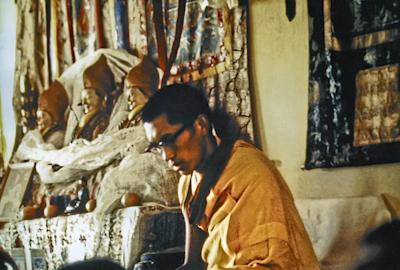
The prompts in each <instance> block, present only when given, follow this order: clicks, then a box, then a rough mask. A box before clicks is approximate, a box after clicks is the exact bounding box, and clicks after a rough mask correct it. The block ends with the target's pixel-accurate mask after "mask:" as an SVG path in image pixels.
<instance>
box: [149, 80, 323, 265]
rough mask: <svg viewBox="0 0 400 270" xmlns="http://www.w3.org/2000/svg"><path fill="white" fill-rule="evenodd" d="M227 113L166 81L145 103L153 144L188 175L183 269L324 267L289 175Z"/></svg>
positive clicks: (183, 199)
mask: <svg viewBox="0 0 400 270" xmlns="http://www.w3.org/2000/svg"><path fill="white" fill-rule="evenodd" d="M225 116H226V115H224V114H222V113H221V112H218V111H213V112H212V111H211V110H210V108H209V106H208V103H207V100H206V98H205V96H204V95H203V93H201V92H200V91H199V90H197V89H194V88H192V87H190V86H188V85H182V84H175V85H170V86H166V87H163V88H162V89H160V90H159V91H157V93H156V94H155V95H153V96H152V97H151V98H150V99H149V101H148V102H147V104H146V105H145V107H144V108H143V114H142V117H143V121H144V128H145V131H146V136H147V138H148V140H149V141H150V143H151V147H152V148H155V149H158V151H160V153H161V155H162V157H163V158H164V160H166V161H168V163H169V164H170V166H171V167H172V168H173V169H174V170H175V171H178V172H179V173H180V174H181V179H180V183H179V188H178V196H179V200H180V203H181V207H182V212H183V215H184V218H185V223H186V252H185V263H184V265H183V266H181V267H180V269H203V268H207V269H250V268H251V269H307V270H309V269H319V264H318V262H317V259H316V256H315V254H314V251H313V248H312V245H311V242H310V240H309V238H308V235H307V233H306V231H305V228H304V225H303V223H302V221H301V219H300V216H299V214H298V212H297V209H296V207H295V205H294V202H293V198H292V195H291V193H290V190H289V189H288V187H287V185H286V183H285V181H284V180H283V179H282V177H281V175H280V174H279V172H278V170H277V169H276V168H275V167H274V166H273V164H272V163H271V162H270V161H269V160H268V159H267V158H266V157H265V155H264V154H263V153H262V152H261V151H259V150H258V149H256V148H255V147H254V146H253V145H252V144H250V143H249V142H246V141H245V140H243V139H241V137H240V134H239V131H238V130H239V129H238V128H232V126H231V125H230V123H232V122H228V120H229V118H227V117H225Z"/></svg>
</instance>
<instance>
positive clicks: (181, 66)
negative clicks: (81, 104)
mask: <svg viewBox="0 0 400 270" xmlns="http://www.w3.org/2000/svg"><path fill="white" fill-rule="evenodd" d="M246 2H247V1H238V0H218V1H216V0H209V1H203V0H163V1H161V0H160V1H159V0H157V1H155V0H152V1H151V0H129V1H128V0H59V1H44V0H35V1H31V0H17V1H16V4H17V11H18V13H17V21H18V23H17V25H18V29H17V57H16V68H15V77H14V80H15V84H14V107H15V108H16V111H17V112H20V111H21V109H20V108H22V109H23V110H22V111H21V114H19V113H17V119H18V121H17V122H18V123H21V124H20V125H21V126H22V127H23V128H24V133H25V132H26V131H27V130H29V129H32V128H34V126H35V108H36V105H35V104H33V103H32V102H30V101H29V100H31V99H27V98H25V97H24V98H23V99H22V98H21V96H23V95H25V96H26V95H28V94H29V95H30V96H34V95H33V94H35V95H36V96H37V95H38V94H40V93H41V92H42V91H44V90H45V89H46V88H47V87H48V86H49V85H50V83H51V82H52V81H54V80H55V79H56V78H58V77H59V76H60V75H61V74H62V73H63V71H64V70H65V69H67V68H68V67H69V66H70V65H72V64H73V63H74V62H75V61H78V60H79V59H81V58H83V57H85V56H87V55H88V54H91V53H93V52H94V51H96V50H97V49H99V48H111V49H125V50H127V51H128V52H129V53H132V54H134V55H137V56H142V55H149V56H150V57H151V58H152V60H153V62H154V63H156V64H157V63H159V64H160V65H159V67H160V68H163V67H162V65H161V62H160V61H159V60H160V59H161V57H160V56H159V47H160V46H159V44H158V40H157V34H156V32H157V31H156V27H155V19H154V17H157V16H153V14H154V10H155V9H154V7H153V3H155V4H156V6H157V5H158V6H161V10H162V13H163V14H162V16H161V17H159V18H158V20H159V21H162V24H163V25H162V27H163V34H164V37H165V42H164V45H165V46H164V48H165V50H164V51H165V54H166V55H167V56H170V55H171V51H172V49H173V48H174V43H178V45H179V46H177V47H178V49H177V50H176V58H175V57H173V59H174V61H173V62H172V63H169V64H170V66H171V69H170V76H169V79H168V81H167V83H173V82H188V83H192V84H196V86H198V87H201V88H203V89H204V90H205V92H206V93H207V95H208V97H209V102H210V105H211V106H212V107H213V106H214V105H219V106H222V107H225V108H226V110H227V111H228V112H229V113H230V114H231V115H233V116H234V117H235V118H236V119H238V121H239V123H240V126H241V128H242V130H243V131H244V132H247V133H248V134H249V135H250V136H251V137H253V125H252V110H251V102H250V90H249V82H248V72H247V3H246ZM182 3H184V6H185V8H184V16H183V17H184V20H183V25H182V32H181V35H180V36H181V37H180V39H177V40H178V41H180V42H175V40H176V39H175V36H176V29H177V19H178V18H179V16H178V14H179V10H182V9H179V5H181V4H182ZM181 18H182V16H181ZM156 19H157V18H156ZM175 47H176V46H175ZM169 59H172V58H170V57H169ZM170 62H171V61H170ZM30 93H33V94H32V95H31V94H30ZM21 100H24V101H25V100H28V101H29V102H28V103H29V104H28V105H29V107H27V109H26V110H25V109H24V108H25V107H26V106H25V104H23V102H22V101H21ZM24 106H25V107H24ZM22 112H23V113H24V115H26V117H28V118H29V119H28V120H29V121H25V122H27V123H28V124H25V122H22V120H21V121H20V119H22V117H21V115H22Z"/></svg>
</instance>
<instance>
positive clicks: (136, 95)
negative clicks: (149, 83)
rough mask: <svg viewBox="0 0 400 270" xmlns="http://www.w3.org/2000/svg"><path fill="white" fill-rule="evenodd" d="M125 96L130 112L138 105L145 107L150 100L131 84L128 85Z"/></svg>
mask: <svg viewBox="0 0 400 270" xmlns="http://www.w3.org/2000/svg"><path fill="white" fill-rule="evenodd" d="M125 95H126V99H127V100H128V109H129V110H130V111H132V110H133V109H134V108H135V107H136V106H138V105H144V104H145V103H146V102H147V100H148V97H146V96H145V95H144V94H143V93H142V91H141V90H140V89H139V88H137V87H134V86H132V85H131V84H129V83H127V84H126V89H125Z"/></svg>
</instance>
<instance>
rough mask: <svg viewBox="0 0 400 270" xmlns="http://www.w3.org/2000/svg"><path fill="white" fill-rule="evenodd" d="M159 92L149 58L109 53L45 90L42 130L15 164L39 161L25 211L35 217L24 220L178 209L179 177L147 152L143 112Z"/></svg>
mask: <svg viewBox="0 0 400 270" xmlns="http://www.w3.org/2000/svg"><path fill="white" fill-rule="evenodd" d="M158 86H159V72H158V70H157V68H156V66H155V65H154V64H153V63H152V61H151V60H150V59H149V58H147V57H146V56H144V57H142V58H141V59H139V58H137V57H135V56H133V55H130V54H128V53H127V52H126V51H121V50H118V51H116V50H108V49H104V50H99V51H97V52H96V53H95V54H94V55H90V56H88V57H86V58H83V59H82V60H80V61H79V62H77V63H75V64H74V65H72V66H71V67H70V68H69V69H67V70H66V71H65V72H64V73H63V74H62V75H61V77H60V78H59V79H57V80H56V81H54V82H53V83H52V84H51V85H50V86H49V88H48V89H47V90H45V91H44V92H42V93H41V94H40V96H39V100H38V110H37V124H38V125H37V126H38V129H37V130H33V131H30V132H28V133H27V134H26V135H25V137H24V138H23V140H22V142H21V144H20V146H19V148H18V150H17V152H16V154H15V158H14V162H24V161H27V160H29V161H34V162H37V164H36V171H37V177H36V178H35V180H34V182H35V183H34V185H33V186H34V187H33V190H32V191H31V192H30V196H28V199H26V200H25V205H26V209H25V210H31V209H35V211H33V214H30V215H27V214H25V218H35V217H40V216H42V215H43V213H45V214H46V216H48V217H51V216H55V215H60V214H69V213H82V212H86V211H92V210H95V211H96V212H99V213H108V212H111V211H112V210H114V209H116V208H120V207H122V206H130V205H137V204H143V203H159V204H163V205H168V206H170V205H176V204H177V198H176V187H177V182H178V176H177V175H176V174H175V173H174V172H173V171H172V170H170V169H169V168H168V167H167V166H166V165H165V164H164V163H163V162H162V161H161V157H160V156H158V155H157V154H155V153H151V152H149V153H147V152H146V149H147V146H148V142H147V140H146V138H145V135H144V131H143V126H142V121H141V114H140V112H141V109H142V107H143V106H144V104H145V103H146V102H147V100H148V98H149V97H150V96H151V95H152V94H153V93H155V91H157V89H158ZM26 212H28V211H26ZM31 212H32V211H31Z"/></svg>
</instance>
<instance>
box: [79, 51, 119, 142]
mask: <svg viewBox="0 0 400 270" xmlns="http://www.w3.org/2000/svg"><path fill="white" fill-rule="evenodd" d="M83 85H84V89H83V90H82V92H81V105H82V108H83V116H82V118H81V119H80V121H79V124H78V126H77V127H76V128H75V131H74V138H75V139H79V138H83V139H86V140H89V141H91V140H93V139H95V138H96V137H97V136H98V135H99V134H101V133H103V131H104V130H105V129H106V128H107V126H108V124H109V120H110V116H109V112H108V111H109V108H108V104H107V101H108V99H109V97H110V94H111V92H112V91H113V90H115V88H116V86H115V81H114V75H113V73H112V71H111V69H110V67H109V66H108V64H107V59H106V57H105V56H104V55H101V56H100V58H99V59H98V60H97V61H96V62H95V63H94V64H93V65H91V66H90V67H88V68H87V69H86V70H85V71H84V72H83Z"/></svg>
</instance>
